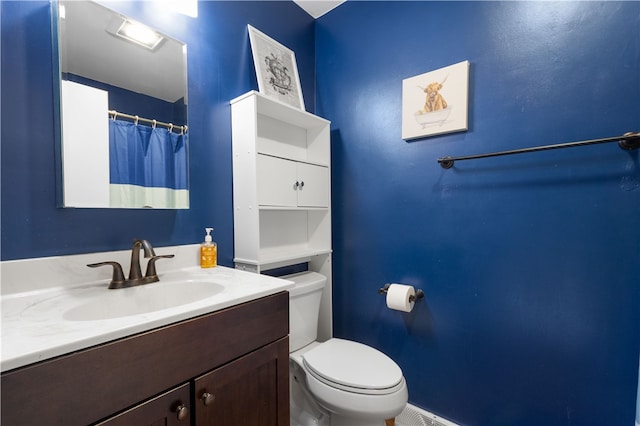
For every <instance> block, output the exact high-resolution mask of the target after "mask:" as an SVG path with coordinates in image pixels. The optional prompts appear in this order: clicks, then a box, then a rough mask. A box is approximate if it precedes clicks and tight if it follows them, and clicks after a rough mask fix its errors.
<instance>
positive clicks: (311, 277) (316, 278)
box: [280, 272, 327, 297]
mask: <svg viewBox="0 0 640 426" xmlns="http://www.w3.org/2000/svg"><path fill="white" fill-rule="evenodd" d="M280 278H282V279H285V280H289V281H293V282H294V283H295V285H294V286H293V287H292V288H290V289H289V295H290V296H291V297H295V296H298V295H299V294H303V293H309V292H311V291H314V290H318V289H321V288H323V287H324V286H325V284H326V282H327V277H325V276H324V275H322V274H319V273H317V272H299V273H297V274H291V275H285V276H282V277H280Z"/></svg>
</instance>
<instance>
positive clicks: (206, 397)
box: [200, 392, 216, 406]
mask: <svg viewBox="0 0 640 426" xmlns="http://www.w3.org/2000/svg"><path fill="white" fill-rule="evenodd" d="M200 399H201V400H202V403H203V404H204V405H207V406H208V405H211V403H212V402H213V401H214V400H215V399H216V396H215V395H213V394H211V393H209V392H205V393H203V394H202V396H201V397H200Z"/></svg>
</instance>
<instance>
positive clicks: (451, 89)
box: [402, 61, 469, 140]
mask: <svg viewBox="0 0 640 426" xmlns="http://www.w3.org/2000/svg"><path fill="white" fill-rule="evenodd" d="M468 97H469V61H463V62H460V63H457V64H454V65H450V66H448V67H444V68H440V69H437V70H435V71H429V72H426V73H424V74H420V75H417V76H414V77H410V78H407V79H404V80H402V139H404V140H412V139H418V138H423V137H427V136H433V135H440V134H444V133H452V132H460V131H466V130H467V129H468Z"/></svg>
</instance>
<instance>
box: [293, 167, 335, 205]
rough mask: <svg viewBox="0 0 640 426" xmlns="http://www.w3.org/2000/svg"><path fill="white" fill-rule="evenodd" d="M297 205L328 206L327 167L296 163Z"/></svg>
mask: <svg viewBox="0 0 640 426" xmlns="http://www.w3.org/2000/svg"><path fill="white" fill-rule="evenodd" d="M297 181H298V187H297V189H298V191H297V192H298V206H300V207H328V206H329V169H328V168H327V167H322V166H315V165H312V164H305V163H298V179H297Z"/></svg>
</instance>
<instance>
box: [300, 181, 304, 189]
mask: <svg viewBox="0 0 640 426" xmlns="http://www.w3.org/2000/svg"><path fill="white" fill-rule="evenodd" d="M302 188H304V181H303V180H301V181H300V189H302Z"/></svg>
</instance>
